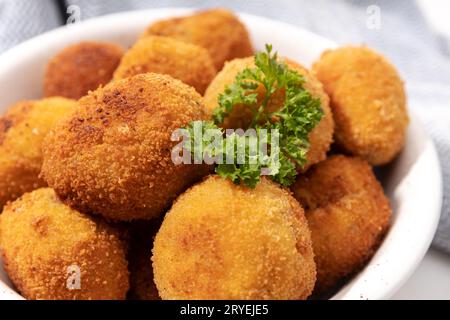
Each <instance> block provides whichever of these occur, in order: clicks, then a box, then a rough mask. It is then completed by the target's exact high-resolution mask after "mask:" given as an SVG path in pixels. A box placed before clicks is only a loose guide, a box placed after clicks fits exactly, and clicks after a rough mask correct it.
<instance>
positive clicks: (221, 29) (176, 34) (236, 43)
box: [144, 9, 253, 70]
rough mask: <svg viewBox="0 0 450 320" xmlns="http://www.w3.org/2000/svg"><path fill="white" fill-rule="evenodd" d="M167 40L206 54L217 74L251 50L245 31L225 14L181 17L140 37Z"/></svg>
mask: <svg viewBox="0 0 450 320" xmlns="http://www.w3.org/2000/svg"><path fill="white" fill-rule="evenodd" d="M147 35H156V36H167V37H172V38H176V39H179V40H183V41H185V42H189V43H193V44H196V45H198V46H201V47H203V48H205V49H206V50H208V52H209V54H210V55H211V58H212V59H213V61H214V65H215V67H216V69H217V70H220V69H222V66H223V64H224V63H225V61H228V60H232V59H234V58H243V57H248V56H250V55H252V54H253V48H252V45H251V42H250V38H249V35H248V32H247V29H246V28H245V26H244V25H243V24H242V22H241V21H239V19H238V18H237V17H236V16H235V15H234V14H233V13H232V12H231V11H229V10H226V9H211V10H205V11H200V12H197V13H194V14H192V15H189V16H185V17H178V18H171V19H166V20H161V21H157V22H156V23H153V24H152V25H150V26H149V27H148V29H147V30H146V31H145V34H144V36H147Z"/></svg>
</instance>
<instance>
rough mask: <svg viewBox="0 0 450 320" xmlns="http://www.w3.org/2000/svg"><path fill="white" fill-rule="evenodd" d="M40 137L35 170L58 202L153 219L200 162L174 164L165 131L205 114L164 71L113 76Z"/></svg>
mask: <svg viewBox="0 0 450 320" xmlns="http://www.w3.org/2000/svg"><path fill="white" fill-rule="evenodd" d="M78 104H79V107H78V108H77V109H76V112H74V113H73V114H72V115H71V117H69V118H67V119H66V120H65V121H62V122H60V123H59V125H57V126H56V127H55V128H54V129H53V130H51V131H50V133H49V134H48V136H47V138H46V140H45V143H44V146H43V152H44V164H43V167H42V175H43V177H44V179H45V180H46V181H47V183H48V184H49V186H51V187H52V188H54V189H55V191H56V193H57V194H58V195H59V196H60V197H61V199H63V201H64V202H65V203H67V204H69V205H71V206H74V207H75V208H77V209H79V210H80V211H82V212H95V213H99V214H101V215H103V216H104V217H106V218H108V219H112V220H133V219H150V218H153V217H156V216H159V215H160V214H161V213H163V212H164V210H166V209H167V208H168V207H169V206H170V204H171V203H172V201H173V200H174V199H175V198H176V196H178V195H179V194H180V193H181V192H183V191H184V190H185V188H187V187H188V186H189V185H190V184H192V183H193V182H195V181H196V180H197V179H199V178H200V177H202V176H203V175H205V174H206V173H207V172H208V170H209V167H207V166H205V165H187V164H180V165H175V164H174V162H173V161H172V158H171V153H172V148H173V146H175V145H176V144H177V143H178V142H176V141H171V135H172V134H173V132H174V131H175V130H176V129H178V128H181V127H185V126H187V124H188V123H189V122H190V121H192V120H203V119H205V112H204V108H203V105H202V104H201V97H200V95H199V94H198V93H197V92H196V91H195V90H194V89H193V88H192V87H190V86H188V85H186V84H184V83H182V82H181V81H179V80H175V79H173V78H172V77H170V76H167V75H161V74H156V73H145V74H140V75H136V76H134V77H130V78H126V79H123V80H117V81H113V82H111V83H110V84H108V85H107V86H105V87H104V88H99V89H97V90H96V91H93V92H91V93H89V94H88V95H87V96H85V97H83V98H82V99H80V100H79V101H78Z"/></svg>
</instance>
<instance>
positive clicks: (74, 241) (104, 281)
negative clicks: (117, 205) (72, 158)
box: [0, 188, 128, 300]
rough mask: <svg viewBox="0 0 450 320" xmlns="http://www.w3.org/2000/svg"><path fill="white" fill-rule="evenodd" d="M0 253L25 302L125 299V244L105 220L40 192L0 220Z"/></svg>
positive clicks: (49, 192)
mask: <svg viewBox="0 0 450 320" xmlns="http://www.w3.org/2000/svg"><path fill="white" fill-rule="evenodd" d="M0 248H1V252H2V259H3V264H4V268H5V270H6V272H7V273H8V275H9V277H10V279H11V280H12V282H13V283H14V285H15V286H16V287H17V289H18V290H19V291H20V293H21V294H22V295H23V296H24V297H25V298H27V299H51V300H53V299H57V300H68V299H80V300H81V299H83V300H85V299H89V300H90V299H124V298H125V296H126V293H127V290H128V270H127V261H126V259H125V248H124V243H123V242H122V241H120V239H119V237H118V235H117V232H116V231H115V230H114V229H113V228H111V227H110V226H108V225H107V224H106V223H105V222H103V220H100V219H95V220H94V219H93V218H91V217H89V216H87V215H84V214H81V213H79V212H77V211H75V210H73V209H70V208H69V207H68V206H66V205H65V204H63V203H62V202H61V201H60V200H59V199H58V197H57V196H56V194H55V193H54V191H53V190H52V189H50V188H42V189H38V190H35V191H33V192H31V193H26V194H24V195H23V196H22V197H21V198H20V199H18V200H16V201H15V202H12V203H10V204H8V205H7V206H6V207H5V210H4V211H3V214H1V215H0Z"/></svg>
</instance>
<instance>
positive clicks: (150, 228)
mask: <svg viewBox="0 0 450 320" xmlns="http://www.w3.org/2000/svg"><path fill="white" fill-rule="evenodd" d="M161 222H162V219H160V218H158V219H152V220H150V221H136V222H133V223H132V225H131V227H130V234H131V241H130V249H129V252H128V269H129V270H130V290H129V291H128V298H129V299H131V300H160V299H161V298H160V297H159V293H158V289H157V288H156V285H155V282H154V281H153V267H152V261H151V256H152V248H153V240H154V238H155V235H156V232H158V229H159V227H160V226H161Z"/></svg>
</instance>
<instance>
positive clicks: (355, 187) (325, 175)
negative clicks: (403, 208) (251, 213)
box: [292, 155, 391, 294]
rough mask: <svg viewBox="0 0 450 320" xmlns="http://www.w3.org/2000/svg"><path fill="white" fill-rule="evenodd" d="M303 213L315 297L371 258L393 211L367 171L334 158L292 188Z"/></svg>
mask: <svg viewBox="0 0 450 320" xmlns="http://www.w3.org/2000/svg"><path fill="white" fill-rule="evenodd" d="M292 189H293V191H294V196H295V197H296V198H297V200H298V201H299V202H300V203H301V204H302V206H303V208H304V209H305V213H306V218H307V219H308V224H309V228H310V230H311V236H312V243H313V248H314V254H315V261H316V264H317V283H316V287H315V289H314V292H315V293H317V294H321V293H324V292H325V291H327V290H329V289H332V288H333V287H334V286H336V284H338V283H339V281H340V280H342V279H343V278H344V277H345V276H347V275H349V274H351V273H352V272H354V271H356V270H357V269H358V268H359V267H361V266H362V265H363V263H364V262H366V261H367V260H368V259H369V258H370V257H371V256H372V254H373V252H374V250H375V249H376V247H377V245H378V244H379V242H380V240H381V238H382V236H383V235H384V233H385V231H386V229H387V227H388V223H389V218H390V216H391V208H390V206H389V201H388V199H387V198H386V196H385V195H384V193H383V189H382V187H381V185H380V184H379V183H378V181H377V180H376V178H375V176H374V174H373V172H372V168H371V167H370V165H369V164H368V163H367V162H366V161H364V160H362V159H358V158H352V157H345V156H341V155H337V156H332V157H330V158H328V159H327V160H325V161H323V162H320V163H319V164H316V165H315V166H313V167H312V168H311V169H309V170H308V171H307V172H306V175H305V176H300V177H299V178H298V181H297V182H296V184H295V185H294V186H293V187H292Z"/></svg>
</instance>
